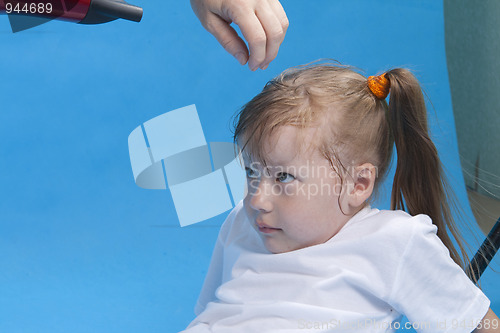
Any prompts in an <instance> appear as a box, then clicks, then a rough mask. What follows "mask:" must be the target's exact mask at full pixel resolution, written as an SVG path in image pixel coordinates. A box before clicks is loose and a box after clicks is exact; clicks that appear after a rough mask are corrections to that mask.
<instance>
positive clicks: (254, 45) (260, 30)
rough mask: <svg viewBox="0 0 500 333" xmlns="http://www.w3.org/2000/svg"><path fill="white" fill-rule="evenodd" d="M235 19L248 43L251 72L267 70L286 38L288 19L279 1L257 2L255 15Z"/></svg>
mask: <svg viewBox="0 0 500 333" xmlns="http://www.w3.org/2000/svg"><path fill="white" fill-rule="evenodd" d="M237 13H238V14H241V15H238V16H236V17H234V18H233V21H234V23H235V24H237V25H238V26H239V27H240V29H241V32H242V34H243V37H244V38H245V39H246V40H247V42H248V48H249V50H250V58H249V60H248V66H249V67H250V69H251V70H253V71H254V70H256V69H257V68H259V67H260V68H261V69H265V68H267V66H268V65H269V63H270V62H271V61H272V60H274V58H276V55H277V54H278V50H279V47H280V45H281V43H282V42H283V39H284V38H285V33H286V30H287V28H288V18H287V17H286V14H285V11H284V10H283V7H282V6H281V4H280V3H279V1H278V0H259V1H255V8H254V13H252V14H249V13H248V12H246V13H245V12H243V13H239V12H237Z"/></svg>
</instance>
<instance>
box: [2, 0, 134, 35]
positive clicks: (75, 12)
mask: <svg viewBox="0 0 500 333" xmlns="http://www.w3.org/2000/svg"><path fill="white" fill-rule="evenodd" d="M142 12H143V11H142V8H141V7H137V6H133V5H130V4H128V3H126V2H125V1H124V0H0V13H6V14H7V15H8V16H9V20H10V24H11V27H12V31H13V32H18V31H22V30H26V29H29V28H32V27H34V26H37V25H40V24H43V23H45V22H48V21H50V20H53V19H57V20H66V21H71V22H76V23H80V24H99V23H105V22H110V21H113V20H116V19H119V18H121V19H125V20H129V21H135V22H140V21H141V19H142Z"/></svg>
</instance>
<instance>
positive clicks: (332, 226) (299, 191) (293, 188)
mask: <svg viewBox="0 0 500 333" xmlns="http://www.w3.org/2000/svg"><path fill="white" fill-rule="evenodd" d="M298 131H299V130H298V129H297V128H296V127H294V126H282V127H280V128H279V129H278V130H277V131H276V132H275V134H274V135H276V136H273V138H274V139H275V140H269V143H268V146H267V147H264V149H266V150H265V151H266V153H267V157H268V160H267V161H266V163H267V165H266V166H263V165H262V164H261V163H258V162H256V161H253V160H252V158H251V156H248V155H247V156H244V162H245V170H246V173H247V182H248V183H247V185H248V194H247V196H246V197H245V199H244V201H243V203H244V207H245V211H246V214H247V216H248V219H249V220H250V223H252V225H253V227H254V228H255V230H256V231H257V232H258V233H259V235H260V236H261V237H262V240H263V242H264V244H265V246H266V248H267V249H268V250H269V251H270V252H272V253H283V252H288V251H293V250H298V249H301V248H305V247H308V246H312V245H317V244H321V243H324V242H326V241H327V240H329V239H330V238H331V237H333V236H334V235H335V234H336V233H337V232H338V231H339V230H340V229H341V228H342V227H343V226H344V225H345V224H346V222H347V221H348V220H349V219H350V218H351V217H352V214H350V215H346V214H344V213H343V212H342V210H341V208H340V206H342V208H343V211H344V212H347V211H348V210H349V209H344V207H346V208H348V206H347V205H346V200H345V199H344V193H345V192H346V191H347V189H346V188H345V186H344V188H342V189H341V187H342V185H341V184H342V182H341V180H340V177H339V176H338V174H337V173H336V172H334V171H333V170H332V168H331V166H330V164H329V162H328V161H327V160H326V159H325V158H324V157H323V156H322V155H321V154H320V153H319V152H318V150H317V149H315V148H313V147H314V145H313V144H312V143H313V142H314V141H313V140H314V135H315V133H316V129H314V128H310V129H303V130H301V132H302V134H303V136H301V138H303V140H304V142H303V145H300V144H298V142H297V134H298ZM271 142H272V143H271ZM301 146H302V147H304V149H301V150H300V151H298V150H299V149H298V147H301ZM344 185H345V184H344Z"/></svg>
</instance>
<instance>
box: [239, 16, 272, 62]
mask: <svg viewBox="0 0 500 333" xmlns="http://www.w3.org/2000/svg"><path fill="white" fill-rule="evenodd" d="M233 22H234V23H235V24H236V25H238V26H239V27H240V30H241V33H242V34H243V37H244V38H245V40H246V41H247V42H248V49H249V51H250V58H249V59H248V67H250V69H251V70H252V71H255V70H256V69H257V68H259V67H260V65H261V64H262V63H263V62H264V60H265V59H266V46H267V34H266V30H265V29H264V26H263V23H262V22H261V20H259V18H258V17H257V15H256V14H255V12H251V13H243V14H242V15H238V14H236V16H235V17H234V18H233Z"/></svg>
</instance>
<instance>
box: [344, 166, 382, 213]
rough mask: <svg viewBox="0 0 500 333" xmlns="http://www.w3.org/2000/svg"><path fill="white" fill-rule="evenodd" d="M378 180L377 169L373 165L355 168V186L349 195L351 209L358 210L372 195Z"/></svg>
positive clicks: (353, 176) (353, 177)
mask: <svg viewBox="0 0 500 333" xmlns="http://www.w3.org/2000/svg"><path fill="white" fill-rule="evenodd" d="M376 178H377V168H376V167H375V166H373V164H371V163H364V164H362V165H358V166H357V167H355V168H354V170H353V175H352V179H353V184H352V185H353V186H352V187H351V188H350V189H349V194H348V203H349V206H350V208H352V209H355V210H357V208H359V207H360V206H361V205H363V204H364V203H365V201H366V200H367V199H368V198H369V197H370V196H371V195H372V193H373V187H374V186H375V180H376Z"/></svg>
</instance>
